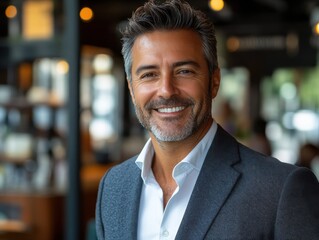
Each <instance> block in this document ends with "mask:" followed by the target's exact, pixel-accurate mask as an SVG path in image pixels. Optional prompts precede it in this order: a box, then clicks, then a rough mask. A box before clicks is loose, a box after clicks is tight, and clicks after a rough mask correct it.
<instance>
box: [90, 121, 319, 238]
mask: <svg viewBox="0 0 319 240" xmlns="http://www.w3.org/2000/svg"><path fill="white" fill-rule="evenodd" d="M135 159H136V157H134V158H131V159H129V160H127V161H125V162H124V163H122V164H120V165H117V166H116V167H114V168H112V169H111V170H110V171H108V173H106V174H105V176H104V177H103V179H102V180H101V183H100V187H99V193H98V199H97V204H96V230H97V236H98V239H99V240H102V239H111V240H117V239H118V240H131V239H132V240H133V239H136V238H137V222H138V212H139V203H140V194H141V189H142V180H141V177H140V169H139V168H138V167H137V166H136V164H135V163H134V161H135ZM176 239H180V240H187V239H190V240H201V239H220V240H221V239H227V240H228V239H233V240H239V239H245V240H247V239H254V240H255V239H298V240H300V239H305V240H312V239H319V184H318V181H317V179H316V177H315V176H314V175H313V174H312V172H311V171H309V170H308V169H305V168H299V167H296V166H293V165H290V164H285V163H282V162H280V161H278V160H276V159H274V158H271V157H267V156H264V155H261V154H259V153H256V152H254V151H252V150H250V149H249V148H247V147H245V146H243V145H241V144H240V143H238V142H237V141H236V140H235V139H234V138H233V137H232V136H230V135H229V134H228V133H226V132H225V131H224V130H223V129H222V128H221V127H220V126H218V130H217V133H216V136H215V139H214V141H213V143H212V145H211V147H210V149H209V151H208V154H207V156H206V159H205V162H204V164H203V167H202V170H201V172H200V175H199V177H198V180H197V182H196V185H195V188H194V191H193V193H192V195H191V199H190V201H189V204H188V206H187V209H186V212H185V215H184V218H183V220H182V222H181V225H180V227H179V230H178V233H177V236H176Z"/></svg>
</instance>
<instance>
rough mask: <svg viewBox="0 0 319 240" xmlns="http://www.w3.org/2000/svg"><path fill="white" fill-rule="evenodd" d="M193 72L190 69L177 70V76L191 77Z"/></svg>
mask: <svg viewBox="0 0 319 240" xmlns="http://www.w3.org/2000/svg"><path fill="white" fill-rule="evenodd" d="M194 73H195V72H194V71H193V70H191V69H179V70H178V71H177V75H182V76H188V75H193V74H194Z"/></svg>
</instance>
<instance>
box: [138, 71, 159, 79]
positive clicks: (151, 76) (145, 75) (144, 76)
mask: <svg viewBox="0 0 319 240" xmlns="http://www.w3.org/2000/svg"><path fill="white" fill-rule="evenodd" d="M157 76H158V75H157V74H156V73H155V72H147V73H143V74H142V75H141V76H140V79H143V80H147V79H154V78H156V77H157Z"/></svg>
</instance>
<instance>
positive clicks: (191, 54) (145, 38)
mask: <svg viewBox="0 0 319 240" xmlns="http://www.w3.org/2000/svg"><path fill="white" fill-rule="evenodd" d="M201 58H202V59H204V54H203V48H202V41H201V38H200V36H199V34H198V33H196V32H194V31H192V30H185V29H183V30H158V31H153V32H149V33H145V34H142V35H140V36H139V37H138V38H137V39H136V40H135V42H134V45H133V48H132V60H133V65H135V64H138V63H139V62H141V61H142V62H144V63H147V62H149V63H150V62H153V61H175V60H185V59H188V60H190V59H192V60H194V59H197V60H199V59H201ZM133 67H134V66H133Z"/></svg>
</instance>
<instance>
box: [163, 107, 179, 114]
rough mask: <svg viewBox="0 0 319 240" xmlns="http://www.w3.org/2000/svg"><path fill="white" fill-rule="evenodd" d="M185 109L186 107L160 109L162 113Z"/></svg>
mask: <svg viewBox="0 0 319 240" xmlns="http://www.w3.org/2000/svg"><path fill="white" fill-rule="evenodd" d="M183 109H185V107H173V108H159V109H158V111H159V112H160V113H174V112H179V111H182V110H183Z"/></svg>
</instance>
